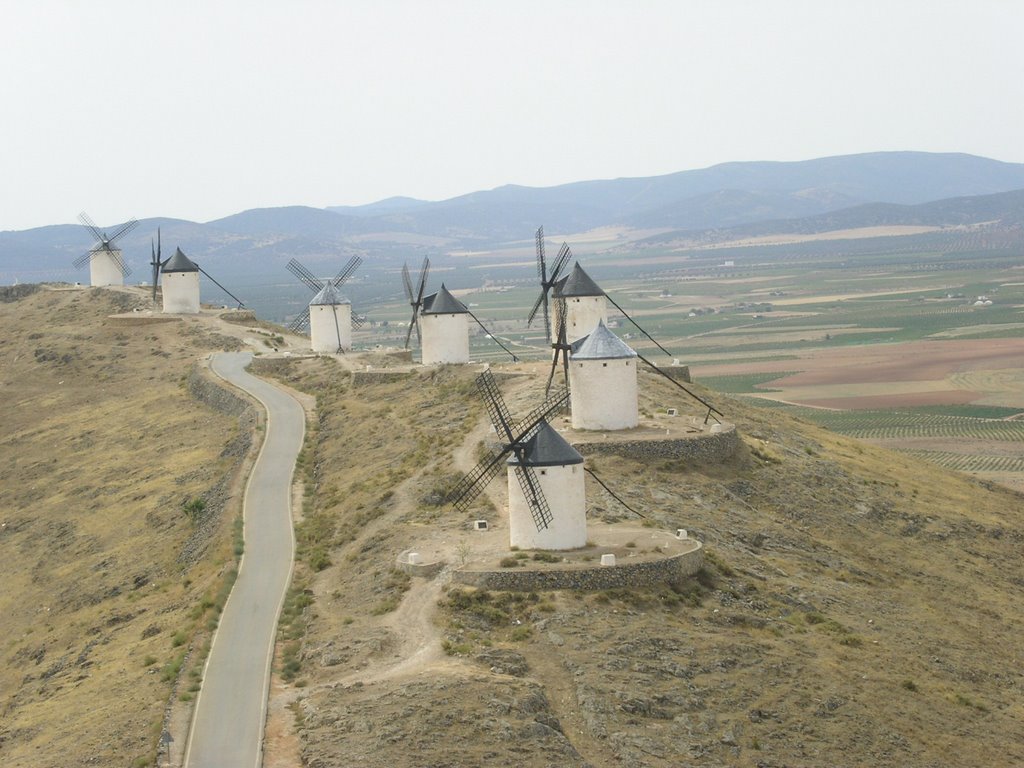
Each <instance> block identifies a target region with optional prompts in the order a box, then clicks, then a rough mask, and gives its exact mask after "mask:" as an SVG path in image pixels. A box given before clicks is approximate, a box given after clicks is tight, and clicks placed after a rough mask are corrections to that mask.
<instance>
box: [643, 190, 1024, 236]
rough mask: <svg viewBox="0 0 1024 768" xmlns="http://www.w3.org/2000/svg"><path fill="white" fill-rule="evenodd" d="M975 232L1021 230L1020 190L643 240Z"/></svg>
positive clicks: (862, 207) (861, 208) (869, 206)
mask: <svg viewBox="0 0 1024 768" xmlns="http://www.w3.org/2000/svg"><path fill="white" fill-rule="evenodd" d="M901 226H905V227H921V226H924V227H936V228H955V227H978V228H984V229H988V230H992V231H1001V230H1013V231H1017V232H1019V230H1020V229H1021V228H1022V226H1024V190H1021V189H1017V190H1012V191H1010V192H1000V193H997V194H993V195H977V196H974V197H955V198H949V199H945V200H935V201H932V202H929V203H922V204H920V205H897V204H893V203H868V204H864V205H857V206H853V207H850V208H843V209H841V210H838V211H832V212H829V213H820V214H817V215H814V216H805V217H801V218H787V219H778V220H774V221H772V220H767V217H766V219H765V220H760V221H758V222H757V223H756V224H744V225H738V226H734V227H726V228H724V229H716V230H704V231H700V232H692V231H676V232H664V233H660V234H658V235H655V236H653V237H650V238H647V239H645V240H644V241H643V242H644V243H645V244H651V243H663V244H664V243H668V242H673V241H677V240H691V241H699V242H702V243H709V242H729V241H732V240H743V239H745V238H751V237H763V236H765V235H780V234H785V235H789V234H819V233H823V232H836V231H843V230H855V229H861V228H869V227H901Z"/></svg>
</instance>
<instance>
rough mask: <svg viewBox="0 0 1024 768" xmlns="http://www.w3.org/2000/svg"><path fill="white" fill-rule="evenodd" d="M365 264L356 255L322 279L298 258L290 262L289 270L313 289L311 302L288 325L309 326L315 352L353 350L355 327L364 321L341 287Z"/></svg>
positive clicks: (311, 344)
mask: <svg viewBox="0 0 1024 768" xmlns="http://www.w3.org/2000/svg"><path fill="white" fill-rule="evenodd" d="M362 263H363V260H362V258H360V257H359V256H353V257H352V258H351V259H349V260H348V263H347V264H345V266H344V267H342V268H341V271H340V272H338V274H337V275H335V276H334V277H332V278H329V279H326V280H322V279H320V278H319V277H317V276H316V275H314V274H313V273H312V272H310V271H309V270H308V269H306V268H305V267H304V266H302V264H300V263H299V261H298V260H297V259H292V260H291V261H289V262H288V265H287V266H288V271H289V272H291V273H292V274H293V275H295V276H296V277H297V278H299V280H300V281H301V282H302V283H303V284H304V285H305V286H306V287H307V288H309V289H310V290H311V291H313V298H312V299H311V300H310V302H309V304H308V305H307V306H306V308H305V309H304V310H303V311H302V312H300V313H299V314H298V315H297V316H296V317H295V319H294V320H292V322H291V323H289V325H288V328H289V329H290V330H292V331H295V332H301V331H303V330H304V329H306V328H308V329H309V340H310V346H311V347H312V349H313V351H314V352H326V353H338V352H344V351H345V350H348V349H352V329H353V328H361V327H362V325H363V321H362V319H361V318H360V317H358V316H356V315H353V314H352V302H351V301H349V300H348V299H346V298H345V297H344V296H342V295H341V293H340V292H339V290H338V289H339V288H341V286H342V285H344V284H345V282H346V281H347V280H348V279H349V278H350V277H352V274H353V273H354V272H355V271H356V270H357V269H358V268H359V265H360V264H362Z"/></svg>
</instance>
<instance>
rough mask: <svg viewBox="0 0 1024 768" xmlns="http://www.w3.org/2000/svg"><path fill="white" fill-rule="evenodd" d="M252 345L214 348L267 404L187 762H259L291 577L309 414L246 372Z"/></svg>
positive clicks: (231, 765) (218, 765)
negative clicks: (297, 487)
mask: <svg viewBox="0 0 1024 768" xmlns="http://www.w3.org/2000/svg"><path fill="white" fill-rule="evenodd" d="M251 360H252V355H251V354H250V353H248V352H230V353H220V354H217V355H214V357H213V361H212V368H213V371H214V372H215V373H216V374H217V375H218V376H220V377H221V378H222V379H224V380H225V381H227V382H229V383H231V384H233V385H235V386H236V387H238V388H239V389H242V390H244V391H245V392H248V393H249V394H251V395H252V396H253V397H255V398H256V399H257V400H259V401H260V402H261V403H262V404H263V406H264V408H266V411H267V426H266V434H265V438H264V442H263V447H262V449H261V450H260V454H259V457H258V458H257V460H256V463H255V465H254V466H253V468H252V473H251V475H250V476H249V483H248V485H247V486H246V489H245V501H244V505H243V515H244V520H245V554H244V555H243V557H242V562H241V565H240V567H239V571H238V579H237V580H236V581H235V585H234V588H233V589H232V590H231V595H230V597H229V598H228V601H227V603H226V604H225V606H224V611H223V613H222V614H221V617H220V623H219V626H218V628H217V632H216V634H215V635H214V638H213V646H212V648H211V649H210V656H209V658H208V659H207V662H206V669H205V671H204V675H203V685H202V690H201V691H200V692H199V697H198V699H197V700H196V707H195V713H194V715H193V720H192V727H191V729H190V730H189V739H188V745H187V747H186V750H185V762H184V766H185V768H259V766H260V764H261V762H262V759H263V728H264V723H265V720H266V711H267V695H268V690H269V685H270V668H271V662H272V660H273V651H274V638H275V635H276V631H277V620H278V615H279V613H280V610H281V604H282V602H283V601H284V596H285V592H286V591H287V589H288V582H289V581H290V579H291V571H292V561H293V557H294V550H295V539H294V533H293V530H292V517H291V484H292V474H293V471H294V468H295V460H296V457H297V456H298V454H299V450H300V449H301V448H302V441H303V438H304V436H305V426H306V419H305V415H304V413H303V411H302V407H301V406H300V405H299V404H298V402H296V400H295V399H294V398H293V397H291V396H290V395H288V394H287V393H285V392H283V391H281V390H279V389H277V388H276V387H274V386H272V385H271V384H268V383H267V382H265V381H263V380H261V379H258V378H256V377H255V376H252V375H251V374H249V373H247V372H246V370H245V367H246V366H247V365H248V364H249V363H250V362H251Z"/></svg>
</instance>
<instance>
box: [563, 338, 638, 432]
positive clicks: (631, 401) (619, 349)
mask: <svg viewBox="0 0 1024 768" xmlns="http://www.w3.org/2000/svg"><path fill="white" fill-rule="evenodd" d="M637 359H638V356H637V353H636V352H635V351H633V350H632V349H631V348H630V347H629V345H628V344H626V343H625V342H624V341H622V340H621V339H619V337H618V336H616V335H615V334H614V333H612V332H611V331H609V330H608V328H606V327H605V324H604V323H603V322H598V324H597V327H596V328H595V329H594V330H593V332H591V333H590V334H588V335H587V336H584V337H583V338H582V339H578V340H577V341H575V342H573V344H572V347H571V349H570V351H569V382H570V384H569V389H570V392H571V393H572V396H571V410H572V427H573V429H602V430H616V429H631V428H633V427H635V426H637V424H639V422H640V414H639V406H638V391H637V375H636V366H637Z"/></svg>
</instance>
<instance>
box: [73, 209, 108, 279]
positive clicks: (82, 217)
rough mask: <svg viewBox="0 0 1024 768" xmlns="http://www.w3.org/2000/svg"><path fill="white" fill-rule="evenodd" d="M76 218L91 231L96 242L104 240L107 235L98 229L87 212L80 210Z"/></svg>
mask: <svg viewBox="0 0 1024 768" xmlns="http://www.w3.org/2000/svg"><path fill="white" fill-rule="evenodd" d="M78 220H79V221H80V222H82V224H84V225H85V226H86V227H87V228H88V229H89V231H90V232H92V235H93V237H95V238H96V240H97V241H98V242H100V243H104V242H106V240H107V236H106V235H104V234H103V232H102V231H100V228H99V227H97V226H96V222H95V221H93V220H92V219H91V218H90V217H89V214H88V213H86V212H85V211H82V212H81V213H80V214H78ZM79 266H81V265H79Z"/></svg>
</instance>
